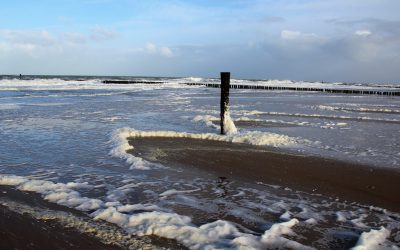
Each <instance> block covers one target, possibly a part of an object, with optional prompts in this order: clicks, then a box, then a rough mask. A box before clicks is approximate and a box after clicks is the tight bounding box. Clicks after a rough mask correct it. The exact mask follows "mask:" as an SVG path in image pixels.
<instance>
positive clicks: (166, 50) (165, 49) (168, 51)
mask: <svg viewBox="0 0 400 250" xmlns="http://www.w3.org/2000/svg"><path fill="white" fill-rule="evenodd" d="M160 53H161V55H163V56H166V57H171V56H173V55H174V54H173V53H172V50H171V49H170V48H168V47H161V48H160Z"/></svg>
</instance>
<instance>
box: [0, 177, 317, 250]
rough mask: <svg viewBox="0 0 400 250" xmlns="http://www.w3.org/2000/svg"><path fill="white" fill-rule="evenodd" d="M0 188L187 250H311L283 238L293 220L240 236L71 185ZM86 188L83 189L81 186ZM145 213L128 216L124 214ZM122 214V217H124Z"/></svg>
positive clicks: (15, 181)
mask: <svg viewBox="0 0 400 250" xmlns="http://www.w3.org/2000/svg"><path fill="white" fill-rule="evenodd" d="M0 185H8V186H16V188H17V189H19V190H22V191H30V192H35V193H39V194H41V195H42V197H43V198H44V199H45V200H48V201H50V202H53V203H57V204H60V205H64V206H68V207H72V208H75V209H78V210H83V211H89V210H90V211H93V210H95V211H94V212H92V213H91V214H90V216H92V217H93V218H94V219H95V220H104V221H107V222H110V223H113V224H116V225H118V226H119V227H121V228H123V229H124V230H125V231H126V232H128V233H132V234H135V235H139V236H143V235H157V236H160V237H165V238H169V239H175V240H177V241H178V242H180V243H182V244H184V245H185V246H187V247H189V248H191V249H222V248H223V249H243V248H245V249H262V248H271V247H272V248H275V247H276V248H282V247H285V248H287V247H289V248H297V249H311V248H310V247H307V246H304V245H302V244H300V243H298V242H296V241H293V240H290V239H287V238H285V237H284V236H285V235H293V234H294V233H293V231H292V227H294V226H295V225H297V224H298V223H299V221H298V220H297V219H291V220H289V221H287V222H282V223H276V224H274V225H272V227H270V228H269V229H268V230H267V231H265V233H264V234H263V235H261V236H256V235H253V234H250V233H244V232H240V231H239V229H238V228H237V227H236V226H235V225H234V224H233V223H231V222H229V221H225V220H216V221H214V222H211V223H207V224H203V225H201V226H197V225H195V224H193V223H192V220H191V218H190V217H188V216H183V215H179V214H176V213H172V212H164V211H151V210H152V209H158V207H157V206H152V205H149V204H148V205H139V204H137V205H121V204H119V203H115V205H114V206H112V205H110V204H108V205H107V204H106V203H104V202H103V201H101V200H98V199H92V198H88V197H83V196H81V195H80V194H79V192H77V191H75V190H72V188H76V187H79V186H81V185H75V183H74V184H73V183H67V184H64V183H54V182H51V181H44V180H31V179H29V178H26V177H21V176H15V175H0ZM84 186H85V187H87V185H84ZM140 210H145V211H144V212H139V213H133V214H129V213H128V212H132V211H140ZM124 212H125V213H124Z"/></svg>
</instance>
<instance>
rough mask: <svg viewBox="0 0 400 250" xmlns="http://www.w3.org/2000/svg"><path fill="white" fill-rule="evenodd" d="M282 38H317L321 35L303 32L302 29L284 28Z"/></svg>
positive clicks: (309, 39)
mask: <svg viewBox="0 0 400 250" xmlns="http://www.w3.org/2000/svg"><path fill="white" fill-rule="evenodd" d="M281 38H282V39H283V40H299V39H301V40H308V41H312V40H317V39H319V37H318V36H317V35H316V34H314V33H302V32H300V31H292V30H282V32H281Z"/></svg>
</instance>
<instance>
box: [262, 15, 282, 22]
mask: <svg viewBox="0 0 400 250" xmlns="http://www.w3.org/2000/svg"><path fill="white" fill-rule="evenodd" d="M262 21H263V22H265V23H282V22H285V21H286V20H285V18H283V17H279V16H266V17H264V18H263V19H262Z"/></svg>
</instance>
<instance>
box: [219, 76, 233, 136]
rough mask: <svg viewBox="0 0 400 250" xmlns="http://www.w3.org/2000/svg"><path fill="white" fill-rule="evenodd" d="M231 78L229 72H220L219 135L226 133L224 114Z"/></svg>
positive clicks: (226, 107)
mask: <svg viewBox="0 0 400 250" xmlns="http://www.w3.org/2000/svg"><path fill="white" fill-rule="evenodd" d="M230 80H231V73H230V72H221V105H220V107H221V123H220V125H221V135H224V134H226V132H225V127H224V121H225V114H226V112H227V111H228V109H229V84H230Z"/></svg>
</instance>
